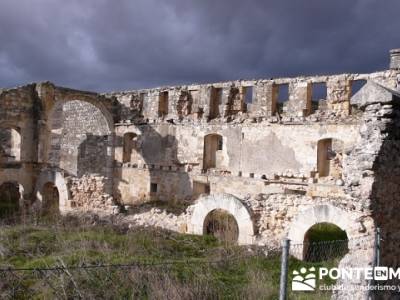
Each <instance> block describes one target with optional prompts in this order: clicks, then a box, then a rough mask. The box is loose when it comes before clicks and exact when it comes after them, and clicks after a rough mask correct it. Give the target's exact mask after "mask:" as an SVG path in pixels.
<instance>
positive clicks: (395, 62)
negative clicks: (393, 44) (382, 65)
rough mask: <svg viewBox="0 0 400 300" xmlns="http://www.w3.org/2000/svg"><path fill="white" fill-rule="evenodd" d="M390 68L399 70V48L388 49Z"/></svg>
mask: <svg viewBox="0 0 400 300" xmlns="http://www.w3.org/2000/svg"><path fill="white" fill-rule="evenodd" d="M390 69H392V70H400V48H399V49H392V50H390Z"/></svg>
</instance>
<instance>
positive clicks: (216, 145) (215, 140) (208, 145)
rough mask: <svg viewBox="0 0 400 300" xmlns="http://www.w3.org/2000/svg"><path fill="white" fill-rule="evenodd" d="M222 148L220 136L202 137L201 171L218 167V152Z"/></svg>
mask: <svg viewBox="0 0 400 300" xmlns="http://www.w3.org/2000/svg"><path fill="white" fill-rule="evenodd" d="M223 147H224V145H223V137H222V135H220V134H217V133H211V134H207V135H206V136H205V137H204V150H203V170H208V169H212V168H217V167H218V165H219V162H218V151H222V150H223Z"/></svg>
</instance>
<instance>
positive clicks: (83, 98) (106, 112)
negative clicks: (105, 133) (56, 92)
mask: <svg viewBox="0 0 400 300" xmlns="http://www.w3.org/2000/svg"><path fill="white" fill-rule="evenodd" d="M70 101H80V102H85V103H88V104H90V105H93V106H95V107H96V108H97V109H98V110H99V111H101V113H102V115H103V116H104V118H105V119H106V120H107V126H108V129H109V130H110V132H114V117H113V114H112V112H111V111H110V109H108V108H107V107H106V105H105V104H103V102H102V101H100V100H99V99H98V97H97V96H92V95H90V96H88V95H84V94H83V95H81V94H67V95H63V96H61V97H57V98H56V101H55V102H54V103H53V105H52V107H51V109H50V110H49V113H48V117H49V116H50V115H51V113H52V111H53V110H54V107H55V106H57V105H63V104H65V103H68V102H70Z"/></svg>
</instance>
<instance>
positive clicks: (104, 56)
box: [0, 0, 400, 92]
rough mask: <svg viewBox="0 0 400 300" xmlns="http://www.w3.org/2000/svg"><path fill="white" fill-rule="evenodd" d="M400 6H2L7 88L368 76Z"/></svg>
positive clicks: (1, 79)
mask: <svg viewBox="0 0 400 300" xmlns="http://www.w3.org/2000/svg"><path fill="white" fill-rule="evenodd" d="M399 12H400V1H399V0H302V1H301V0H247V1H244V0H0V87H11V86H16V85H20V84H25V83H28V82H32V81H43V80H50V81H52V82H54V83H56V84H58V85H62V86H68V87H74V88H79V89H86V90H94V91H99V92H103V91H111V90H126V89H135V88H146V87H154V86H160V85H178V84H185V83H193V82H199V83H205V82H214V81H222V80H233V79H239V78H248V79H252V78H269V77H278V76H295V75H299V74H309V75H311V74H328V73H342V72H359V73H360V72H371V71H375V70H381V69H385V68H387V67H388V61H389V54H388V51H389V49H391V48H400V17H399Z"/></svg>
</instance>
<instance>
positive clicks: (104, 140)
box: [47, 96, 114, 178]
mask: <svg viewBox="0 0 400 300" xmlns="http://www.w3.org/2000/svg"><path fill="white" fill-rule="evenodd" d="M88 99H89V100H91V101H89V100H88ZM88 99H87V97H82V96H81V97H78V96H75V97H72V96H71V97H66V98H63V99H62V100H58V101H56V102H55V103H54V105H53V106H52V108H51V109H50V111H49V113H48V122H47V130H48V132H49V134H48V136H49V138H48V139H49V141H48V145H49V146H48V150H47V151H48V155H47V162H48V163H50V165H52V166H55V167H58V168H60V169H63V170H65V171H67V172H68V173H69V174H71V175H74V176H78V177H81V176H82V175H84V174H86V173H96V174H100V175H103V176H105V177H107V178H112V163H113V159H114V150H113V143H114V134H113V132H114V126H113V123H112V118H111V115H110V113H109V112H108V111H107V110H106V109H105V108H104V107H103V106H102V105H101V103H97V102H96V101H93V99H91V98H88Z"/></svg>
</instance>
